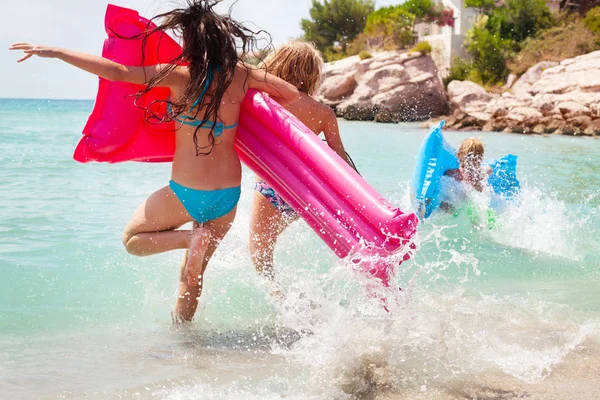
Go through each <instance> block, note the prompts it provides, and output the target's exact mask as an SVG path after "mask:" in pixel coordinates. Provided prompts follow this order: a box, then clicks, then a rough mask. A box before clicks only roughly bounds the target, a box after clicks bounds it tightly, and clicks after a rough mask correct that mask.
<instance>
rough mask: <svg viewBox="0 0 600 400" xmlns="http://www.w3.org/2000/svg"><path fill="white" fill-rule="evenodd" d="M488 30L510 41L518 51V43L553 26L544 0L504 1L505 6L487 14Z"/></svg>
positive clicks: (550, 14) (552, 20) (551, 17)
mask: <svg viewBox="0 0 600 400" xmlns="http://www.w3.org/2000/svg"><path fill="white" fill-rule="evenodd" d="M488 15H489V16H490V21H489V29H490V30H491V31H492V32H495V33H497V34H498V35H500V37H501V38H502V39H510V40H512V41H513V43H514V47H515V50H518V47H519V45H520V43H521V42H522V41H523V40H525V39H527V38H528V37H530V36H533V35H535V34H536V33H537V32H539V31H540V30H542V29H546V28H549V27H551V26H553V24H554V18H553V16H552V13H551V12H550V10H549V9H548V6H547V5H546V1H545V0H506V5H505V6H502V7H498V8H496V9H494V10H493V11H491V12H490V13H489V14H488Z"/></svg>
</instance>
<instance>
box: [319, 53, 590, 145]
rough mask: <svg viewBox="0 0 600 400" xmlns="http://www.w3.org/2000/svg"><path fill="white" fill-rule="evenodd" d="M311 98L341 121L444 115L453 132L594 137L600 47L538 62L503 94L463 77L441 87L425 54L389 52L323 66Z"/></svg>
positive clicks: (433, 118) (513, 78)
mask: <svg viewBox="0 0 600 400" xmlns="http://www.w3.org/2000/svg"><path fill="white" fill-rule="evenodd" d="M317 98H318V99H319V100H320V101H321V102H323V103H324V104H327V105H329V106H330V107H332V108H333V109H334V110H335V112H336V115H337V116H338V117H341V118H344V119H347V120H360V121H376V122H400V121H423V120H429V122H428V123H427V125H432V124H433V123H435V122H437V121H438V120H439V119H442V118H443V119H446V120H447V123H446V126H447V127H448V128H450V129H456V130H485V131H496V132H512V133H524V134H529V133H537V134H545V133H546V134H550V133H553V134H564V135H586V136H597V135H600V51H595V52H592V53H588V54H585V55H582V56H578V57H575V58H569V59H566V60H563V61H561V62H554V61H543V62H540V63H538V64H536V65H534V66H533V67H531V68H529V69H528V70H527V72H526V73H525V74H523V75H522V76H521V77H520V78H517V77H516V76H513V75H511V76H510V77H509V79H508V83H507V84H506V85H505V86H504V88H503V92H502V93H490V92H488V91H486V90H485V89H484V88H483V87H481V86H479V85H477V84H476V83H473V82H470V81H452V82H450V83H449V84H448V88H447V91H446V90H444V87H443V85H442V82H441V80H440V78H439V74H438V71H437V68H436V66H435V64H434V62H433V60H432V59H431V58H430V57H429V56H424V55H422V54H420V53H402V52H398V51H389V52H382V53H375V54H374V55H373V57H372V58H368V59H364V60H361V59H360V58H359V57H358V56H353V57H348V58H345V59H343V60H339V61H335V62H332V63H327V64H326V65H325V71H324V80H323V83H322V85H321V87H320V89H319V92H318V94H317Z"/></svg>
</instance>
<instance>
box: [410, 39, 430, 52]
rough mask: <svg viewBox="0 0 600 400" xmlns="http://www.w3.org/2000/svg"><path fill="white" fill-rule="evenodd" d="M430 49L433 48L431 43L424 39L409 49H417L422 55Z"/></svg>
mask: <svg viewBox="0 0 600 400" xmlns="http://www.w3.org/2000/svg"><path fill="white" fill-rule="evenodd" d="M432 50H433V49H432V48H431V45H430V44H429V42H428V41H426V40H425V41H423V42H419V43H417V45H416V46H415V47H413V48H412V50H411V51H418V52H419V53H421V54H423V55H427V54H430V53H431V51H432Z"/></svg>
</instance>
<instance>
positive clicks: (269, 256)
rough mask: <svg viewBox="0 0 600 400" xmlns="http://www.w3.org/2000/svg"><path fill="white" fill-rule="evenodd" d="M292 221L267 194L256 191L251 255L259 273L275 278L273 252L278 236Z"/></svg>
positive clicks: (252, 220) (251, 231)
mask: <svg viewBox="0 0 600 400" xmlns="http://www.w3.org/2000/svg"><path fill="white" fill-rule="evenodd" d="M290 222H291V221H289V220H286V219H285V218H283V216H282V215H281V213H280V212H279V211H277V209H275V207H273V205H272V204H271V203H270V202H269V200H267V198H266V197H265V196H263V195H262V194H260V193H258V192H254V198H253V199H252V217H251V220H250V255H251V256H252V262H253V263H254V267H255V268H256V270H257V271H258V273H260V274H262V275H264V276H266V277H267V278H268V279H270V280H273V278H274V276H275V271H274V269H273V253H274V252H275V244H276V243H277V238H278V237H279V235H280V234H281V233H282V232H283V231H284V230H285V228H286V227H287V226H288V225H289V224H290Z"/></svg>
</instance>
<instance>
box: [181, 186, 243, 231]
mask: <svg viewBox="0 0 600 400" xmlns="http://www.w3.org/2000/svg"><path fill="white" fill-rule="evenodd" d="M169 187H170V188H171V190H172V191H173V193H175V196H177V198H178V199H179V201H181V204H183V206H184V207H185V209H186V211H187V212H188V214H190V216H191V217H192V218H193V219H194V220H196V221H197V222H199V223H203V222H207V221H212V220H214V219H217V218H220V217H222V216H224V215H227V214H228V213H229V212H230V211H231V210H233V209H234V208H235V206H236V205H237V203H238V201H239V200H240V192H241V187H240V186H236V187H231V188H226V189H217V190H198V189H190V188H188V187H185V186H182V185H180V184H178V183H177V182H174V181H172V180H171V181H169Z"/></svg>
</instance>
